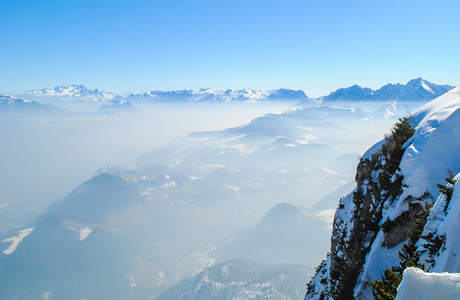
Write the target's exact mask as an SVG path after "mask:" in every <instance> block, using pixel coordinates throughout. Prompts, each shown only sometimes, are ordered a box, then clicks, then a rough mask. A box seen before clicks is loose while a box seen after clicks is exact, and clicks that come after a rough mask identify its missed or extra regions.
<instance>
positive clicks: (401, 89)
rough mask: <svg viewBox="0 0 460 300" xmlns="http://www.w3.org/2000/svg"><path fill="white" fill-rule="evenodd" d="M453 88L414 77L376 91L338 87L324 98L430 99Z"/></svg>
mask: <svg viewBox="0 0 460 300" xmlns="http://www.w3.org/2000/svg"><path fill="white" fill-rule="evenodd" d="M452 88H454V87H453V86H450V85H437V84H434V83H431V82H429V81H427V80H425V79H422V78H420V77H419V78H416V79H412V80H411V81H409V82H408V83H407V84H405V85H404V84H400V83H397V84H391V83H390V84H387V85H385V86H383V87H381V88H380V89H377V90H375V91H374V90H372V89H369V88H363V87H360V86H358V85H353V86H351V87H348V88H341V89H338V90H337V91H335V92H332V93H331V94H329V95H327V96H325V97H323V100H324V101H328V100H335V101H337V100H348V101H351V100H385V101H390V100H405V101H411V100H412V101H414V100H418V101H420V100H422V101H428V100H433V99H435V98H437V97H439V96H441V95H442V94H444V93H446V92H447V91H449V90H451V89H452Z"/></svg>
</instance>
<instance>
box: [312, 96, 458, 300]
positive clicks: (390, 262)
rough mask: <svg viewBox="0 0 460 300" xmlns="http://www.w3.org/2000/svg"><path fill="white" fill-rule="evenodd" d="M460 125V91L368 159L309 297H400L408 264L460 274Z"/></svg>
mask: <svg viewBox="0 0 460 300" xmlns="http://www.w3.org/2000/svg"><path fill="white" fill-rule="evenodd" d="M459 126H460V89H459V88H454V89H452V90H450V91H449V92H448V93H446V94H444V95H443V96H441V97H438V98H437V99H435V100H433V101H431V102H429V103H428V104H426V105H425V106H423V107H422V108H421V109H419V110H418V111H417V112H416V113H415V114H414V116H413V117H411V118H407V119H401V120H400V122H398V123H397V124H396V126H395V128H394V130H393V132H392V134H391V135H389V136H387V137H386V138H385V139H384V140H382V141H381V142H379V143H377V144H376V145H375V146H373V147H372V148H370V149H369V150H368V151H367V152H366V153H365V154H364V155H363V157H362V158H361V160H360V163H359V165H358V168H357V174H356V188H355V189H354V191H353V192H352V193H350V194H349V195H348V196H346V197H344V198H343V199H341V201H340V204H339V207H338V208H337V210H336V214H335V219H334V225H333V226H334V227H333V235H332V239H331V250H330V255H328V257H327V258H326V259H325V260H324V261H323V262H322V263H321V265H320V266H319V267H318V268H317V274H316V275H315V277H314V278H313V279H312V280H311V282H310V283H309V285H308V292H307V294H306V297H305V298H306V299H374V295H373V293H377V294H376V295H379V293H384V292H385V293H388V294H393V296H395V295H396V288H397V286H398V284H399V282H400V280H401V276H402V274H403V271H404V269H405V268H406V267H408V266H420V264H422V265H423V266H424V268H425V270H427V271H429V272H460V260H459V258H458V253H459V252H460V243H459V242H458V230H459V226H460V225H459V224H460V190H457V188H456V186H457V181H458V180H459V179H460V173H459V171H460V160H459V159H458V152H459V151H460V133H459V131H458V127H459ZM432 205H434V206H432ZM408 276H409V275H408ZM382 278H383V279H382ZM398 278H399V279H398ZM376 280H380V281H376ZM406 292H407V291H406ZM385 299H387V298H385Z"/></svg>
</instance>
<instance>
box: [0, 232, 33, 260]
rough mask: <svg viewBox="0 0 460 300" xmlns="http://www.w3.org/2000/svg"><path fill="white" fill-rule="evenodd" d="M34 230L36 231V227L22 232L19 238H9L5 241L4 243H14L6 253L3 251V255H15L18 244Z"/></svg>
mask: <svg viewBox="0 0 460 300" xmlns="http://www.w3.org/2000/svg"><path fill="white" fill-rule="evenodd" d="M33 230H34V227H31V228H27V229H24V230H21V231H20V232H19V234H18V235H17V236H14V237H12V238H9V239H4V240H3V241H2V242H12V243H11V245H10V246H9V247H8V249H6V250H5V251H3V253H5V254H6V255H10V254H11V253H13V252H14V250H16V248H17V246H18V244H19V243H20V242H21V241H22V240H23V239H24V238H25V237H26V236H28V235H29V234H30V233H31V232H32V231H33Z"/></svg>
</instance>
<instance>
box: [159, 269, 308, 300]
mask: <svg viewBox="0 0 460 300" xmlns="http://www.w3.org/2000/svg"><path fill="white" fill-rule="evenodd" d="M307 274H308V270H307V268H305V267H303V266H299V265H281V266H277V265H268V264H261V263H257V262H254V261H245V260H231V261H227V262H223V263H219V264H216V265H214V266H212V267H210V268H206V269H205V270H203V271H202V272H201V273H199V274H197V275H196V276H195V277H193V278H190V279H186V280H183V281H181V282H180V283H178V284H177V285H175V286H173V287H171V288H169V289H168V290H167V291H166V292H165V293H163V294H162V295H160V296H158V297H157V298H155V299H158V300H170V299H177V300H188V299H209V300H232V299H299V297H301V296H302V294H303V293H304V290H305V285H304V283H303V282H302V280H299V279H300V278H302V277H304V276H308V275H307Z"/></svg>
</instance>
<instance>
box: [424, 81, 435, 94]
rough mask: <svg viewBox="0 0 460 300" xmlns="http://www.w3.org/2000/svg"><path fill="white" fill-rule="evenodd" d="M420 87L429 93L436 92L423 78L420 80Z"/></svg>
mask: <svg viewBox="0 0 460 300" xmlns="http://www.w3.org/2000/svg"><path fill="white" fill-rule="evenodd" d="M422 87H423V88H424V89H425V90H427V91H428V92H429V93H430V94H432V95H435V94H436V93H435V92H434V91H433V90H432V89H431V88H430V87H429V86H428V85H427V84H426V82H425V80H422Z"/></svg>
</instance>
